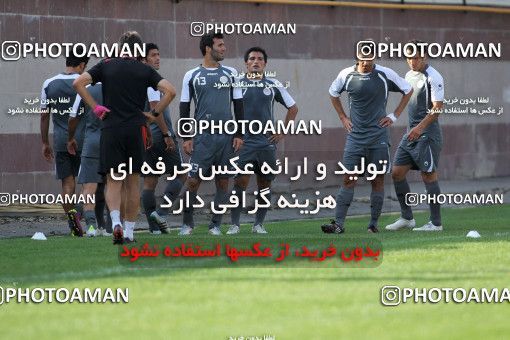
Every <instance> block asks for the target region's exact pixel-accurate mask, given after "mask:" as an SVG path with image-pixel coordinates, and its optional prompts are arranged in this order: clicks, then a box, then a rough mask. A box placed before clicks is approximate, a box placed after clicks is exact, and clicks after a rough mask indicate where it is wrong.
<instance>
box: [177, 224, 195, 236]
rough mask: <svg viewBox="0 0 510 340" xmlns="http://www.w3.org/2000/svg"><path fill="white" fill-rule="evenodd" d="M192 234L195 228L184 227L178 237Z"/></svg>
mask: <svg viewBox="0 0 510 340" xmlns="http://www.w3.org/2000/svg"><path fill="white" fill-rule="evenodd" d="M192 232H193V228H191V227H190V226H189V225H183V226H182V228H181V231H179V234H178V235H191V233H192Z"/></svg>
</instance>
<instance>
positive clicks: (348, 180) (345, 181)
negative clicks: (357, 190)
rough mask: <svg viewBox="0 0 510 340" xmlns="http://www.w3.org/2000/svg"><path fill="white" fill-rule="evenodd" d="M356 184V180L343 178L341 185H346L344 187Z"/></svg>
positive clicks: (351, 186) (352, 186)
mask: <svg viewBox="0 0 510 340" xmlns="http://www.w3.org/2000/svg"><path fill="white" fill-rule="evenodd" d="M355 185H356V181H355V180H352V179H349V178H344V181H343V186H344V187H346V188H349V189H350V188H354V186H355Z"/></svg>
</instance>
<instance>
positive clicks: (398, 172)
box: [391, 167, 406, 182]
mask: <svg viewBox="0 0 510 340" xmlns="http://www.w3.org/2000/svg"><path fill="white" fill-rule="evenodd" d="M391 178H392V179H393V180H394V181H398V182H400V181H403V180H404V179H405V178H406V171H405V170H404V169H401V168H399V167H394V168H393V170H392V171H391Z"/></svg>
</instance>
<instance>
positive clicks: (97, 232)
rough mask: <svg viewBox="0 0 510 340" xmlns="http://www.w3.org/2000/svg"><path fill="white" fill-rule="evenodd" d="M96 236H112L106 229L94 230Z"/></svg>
mask: <svg viewBox="0 0 510 340" xmlns="http://www.w3.org/2000/svg"><path fill="white" fill-rule="evenodd" d="M96 236H112V234H111V233H109V232H107V231H106V229H103V228H98V229H97V230H96Z"/></svg>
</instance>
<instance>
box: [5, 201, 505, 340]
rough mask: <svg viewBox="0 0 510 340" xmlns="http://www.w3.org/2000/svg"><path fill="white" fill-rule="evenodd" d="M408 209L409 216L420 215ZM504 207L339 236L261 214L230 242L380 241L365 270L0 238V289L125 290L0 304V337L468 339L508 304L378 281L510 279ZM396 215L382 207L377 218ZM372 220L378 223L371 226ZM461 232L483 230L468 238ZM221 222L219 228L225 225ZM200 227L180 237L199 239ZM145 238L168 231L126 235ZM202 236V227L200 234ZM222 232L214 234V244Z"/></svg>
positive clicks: (450, 212) (422, 216)
mask: <svg viewBox="0 0 510 340" xmlns="http://www.w3.org/2000/svg"><path fill="white" fill-rule="evenodd" d="M427 216H428V214H426V213H416V214H415V218H416V220H417V225H422V224H424V223H425V222H427ZM509 217H510V205H504V206H487V207H475V208H456V209H444V210H443V226H444V228H445V231H443V232H439V233H437V232H431V233H417V232H412V231H401V232H384V231H382V232H381V233H379V234H377V235H368V234H367V233H366V229H365V228H366V223H367V217H355V218H349V219H348V220H347V224H346V227H347V233H346V234H343V235H324V234H322V233H321V232H320V228H319V226H320V224H321V223H323V222H324V221H323V220H303V221H288V222H279V223H269V224H267V225H266V229H267V230H268V231H269V234H268V235H264V236H257V235H251V234H250V231H251V230H250V227H249V226H246V225H245V226H242V227H241V234H240V235H239V236H238V237H237V239H238V240H250V242H252V241H254V240H264V239H267V240H269V239H271V237H276V236H278V237H279V238H281V239H282V240H284V239H285V238H287V237H288V238H289V239H299V240H307V238H314V239H317V238H319V239H320V238H323V239H325V240H327V239H336V238H342V237H346V238H347V237H349V238H351V237H352V238H358V239H369V238H376V239H379V240H380V241H381V242H382V247H383V253H384V258H383V260H382V263H381V265H380V266H378V267H376V268H307V267H302V266H297V267H289V266H287V267H285V266H282V267H278V266H274V267H272V268H269V267H257V266H246V267H243V268H229V267H228V266H223V267H220V268H218V267H214V266H212V265H211V266H210V267H207V266H206V267H205V268H204V267H202V268H193V267H188V268H186V267H185V268H167V267H148V268H144V267H131V266H129V265H121V264H119V258H118V249H117V247H115V246H113V245H112V244H111V239H109V238H96V239H77V238H71V237H51V238H49V239H48V240H47V241H33V240H31V239H29V238H17V239H4V240H1V241H0V249H1V259H0V286H3V287H12V286H13V285H16V286H18V287H20V286H21V287H68V288H75V287H77V288H85V287H88V288H96V287H103V288H106V287H111V288H116V287H122V288H124V287H128V288H129V303H127V304H76V303H72V304H57V303H51V304H47V303H41V304H17V303H12V302H11V303H9V304H3V305H0V320H1V327H0V338H1V339H28V338H39V339H61V338H77V339H78V338H95V339H97V338H103V339H109V338H122V339H134V338H137V339H141V338H146V337H147V338H148V337H151V338H155V339H156V338H160V339H161V338H168V339H229V337H241V336H242V337H245V338H246V337H253V338H254V339H256V337H259V338H261V339H263V336H264V335H266V336H267V335H271V336H274V338H275V339H340V338H347V337H349V338H353V339H364V338H377V339H430V338H448V339H475V338H482V337H483V338H484V339H492V338H501V339H502V338H507V337H508V334H510V322H508V320H509V319H510V304H509V303H502V304H475V303H463V304H455V303H448V304H446V303H437V304H432V303H428V304H414V303H407V304H402V305H400V306H396V307H385V306H383V305H382V304H381V303H380V289H381V287H382V286H384V285H397V286H400V287H418V288H431V287H439V288H441V287H452V288H456V287H463V288H472V287H476V288H493V287H494V288H500V289H502V288H505V287H507V288H510V280H509V279H510V276H509V274H510V242H509V241H510V223H509V222H510V218H509ZM395 218H396V215H385V216H382V217H381V219H380V223H379V225H380V226H384V225H386V224H388V223H390V222H392V221H393V220H395ZM380 229H381V230H382V229H383V228H382V227H381V228H380ZM469 230H477V231H478V232H479V233H480V234H481V235H482V238H480V239H467V238H466V237H465V235H466V233H467V232H468V231H469ZM224 231H225V230H224ZM205 233H206V228H205V227H200V228H199V229H198V230H197V231H196V235H192V236H191V237H190V238H187V239H186V240H191V241H193V240H194V238H195V239H200V238H201V237H202V239H203V238H204V236H205ZM137 236H138V238H139V239H142V240H144V241H149V242H150V241H153V242H161V243H164V242H165V240H168V241H170V240H174V241H175V240H177V239H178V236H177V235H176V232H172V233H171V234H170V235H164V236H160V237H157V236H149V235H145V236H144V235H137ZM211 237H212V236H211ZM229 239H230V238H229V237H228V236H227V235H224V236H222V237H221V240H222V242H226V241H227V240H229Z"/></svg>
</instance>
